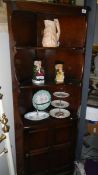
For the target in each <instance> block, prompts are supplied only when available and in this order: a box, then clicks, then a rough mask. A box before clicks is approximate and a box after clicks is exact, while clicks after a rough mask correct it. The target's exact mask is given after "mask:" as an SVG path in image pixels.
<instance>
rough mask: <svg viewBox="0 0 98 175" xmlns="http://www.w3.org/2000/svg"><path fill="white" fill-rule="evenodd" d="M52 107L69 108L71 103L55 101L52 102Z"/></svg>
mask: <svg viewBox="0 0 98 175" xmlns="http://www.w3.org/2000/svg"><path fill="white" fill-rule="evenodd" d="M51 105H52V106H54V107H56V108H67V107H68V106H69V103H68V102H67V101H63V100H54V101H52V102H51Z"/></svg>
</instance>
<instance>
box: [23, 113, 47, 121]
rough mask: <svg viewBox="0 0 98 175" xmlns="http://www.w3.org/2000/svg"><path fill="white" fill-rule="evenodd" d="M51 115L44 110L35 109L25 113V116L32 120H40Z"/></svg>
mask: <svg viewBox="0 0 98 175" xmlns="http://www.w3.org/2000/svg"><path fill="white" fill-rule="evenodd" d="M48 117H49V114H48V113H47V112H43V111H38V112H37V111H34V112H28V113H26V114H25V115H24V118H26V119H28V120H32V121H38V120H43V119H46V118H48Z"/></svg>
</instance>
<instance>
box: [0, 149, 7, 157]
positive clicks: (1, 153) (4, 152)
mask: <svg viewBox="0 0 98 175" xmlns="http://www.w3.org/2000/svg"><path fill="white" fill-rule="evenodd" d="M6 153H8V150H7V149H6V148H4V149H3V151H1V152H0V157H1V156H3V155H4V154H6Z"/></svg>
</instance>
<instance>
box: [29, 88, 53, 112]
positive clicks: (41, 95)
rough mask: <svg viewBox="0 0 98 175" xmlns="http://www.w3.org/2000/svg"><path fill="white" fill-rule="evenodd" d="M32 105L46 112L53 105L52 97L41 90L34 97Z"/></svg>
mask: <svg viewBox="0 0 98 175" xmlns="http://www.w3.org/2000/svg"><path fill="white" fill-rule="evenodd" d="M32 103H33V106H34V107H35V108H36V109H38V110H45V109H46V108H48V107H49V105H50V103H51V95H50V93H49V92H48V91H46V90H39V91H37V92H36V93H35V94H34V95H33V98H32Z"/></svg>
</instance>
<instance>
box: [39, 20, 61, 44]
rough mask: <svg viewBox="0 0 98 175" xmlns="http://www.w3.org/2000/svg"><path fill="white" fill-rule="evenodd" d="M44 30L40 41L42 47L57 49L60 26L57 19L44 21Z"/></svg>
mask: <svg viewBox="0 0 98 175" xmlns="http://www.w3.org/2000/svg"><path fill="white" fill-rule="evenodd" d="M44 24H45V29H44V34H43V39H42V45H43V47H58V46H59V37H60V24H59V20H58V19H54V20H53V21H52V20H44Z"/></svg>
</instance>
